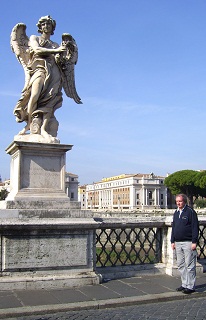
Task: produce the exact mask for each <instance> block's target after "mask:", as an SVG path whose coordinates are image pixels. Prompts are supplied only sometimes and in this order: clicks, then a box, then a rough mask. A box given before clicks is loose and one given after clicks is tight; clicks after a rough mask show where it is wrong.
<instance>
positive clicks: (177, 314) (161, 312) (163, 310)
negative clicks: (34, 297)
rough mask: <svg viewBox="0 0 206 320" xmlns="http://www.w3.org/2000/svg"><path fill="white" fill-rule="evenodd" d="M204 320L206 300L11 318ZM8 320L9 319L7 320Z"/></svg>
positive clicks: (57, 319) (54, 319)
mask: <svg viewBox="0 0 206 320" xmlns="http://www.w3.org/2000/svg"><path fill="white" fill-rule="evenodd" d="M14 319H15V320H67V319H69V320H97V319H99V320H115V319H116V320H120V319H121V320H205V319H206V299H205V298H197V299H187V300H185V299H184V300H181V301H171V302H158V303H150V304H143V305H138V306H130V307H120V308H111V309H103V310H99V309H97V310H81V311H68V312H59V313H56V314H53V315H51V314H48V315H42V316H40V315H39V316H28V317H18V318H12V320H14ZM8 320H9V319H8Z"/></svg>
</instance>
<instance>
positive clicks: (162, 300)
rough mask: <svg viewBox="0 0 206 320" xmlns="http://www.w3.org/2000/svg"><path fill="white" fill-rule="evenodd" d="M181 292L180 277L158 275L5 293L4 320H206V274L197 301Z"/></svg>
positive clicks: (0, 310) (1, 300) (0, 302)
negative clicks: (75, 286) (178, 290)
mask: <svg viewBox="0 0 206 320" xmlns="http://www.w3.org/2000/svg"><path fill="white" fill-rule="evenodd" d="M178 286H180V279H179V278H178V277H171V276H168V275H164V274H157V275H144V276H142V275H141V276H138V277H131V278H124V279H118V280H111V281H107V282H104V283H102V284H99V285H93V286H91V285H90V286H83V287H78V288H62V289H50V290H48V289H47V290H46V289H42V290H10V291H0V319H18V320H27V319H28V320H47V319H49V320H50V319H51V320H53V319H60V320H62V319H72V320H74V319H76V320H80V319H81V320H82V319H114V320H115V319H141V320H144V319H150V320H151V319H152V320H156V319H173V320H175V319H177V320H185V319H188V320H189V319H197V320H200V319H202V320H203V319H204V320H206V304H205V301H206V299H205V298H206V277H205V274H201V275H198V277H197V282H196V292H195V293H193V294H192V295H185V294H183V293H182V292H177V291H176V290H175V289H176V288H177V287H178ZM180 305H181V307H179V306H180ZM191 306H193V307H192V308H191ZM151 310H153V311H151ZM187 310H189V311H190V312H189V313H188V311H187ZM193 311H194V313H193ZM191 314H192V315H193V318H191V317H190V315H191ZM203 314H204V315H203ZM140 315H141V316H142V317H139V316H140ZM174 316H175V317H176V318H175V317H174ZM138 317H139V318H138ZM201 317H202V318H201Z"/></svg>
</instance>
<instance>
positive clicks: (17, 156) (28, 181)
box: [6, 140, 72, 208]
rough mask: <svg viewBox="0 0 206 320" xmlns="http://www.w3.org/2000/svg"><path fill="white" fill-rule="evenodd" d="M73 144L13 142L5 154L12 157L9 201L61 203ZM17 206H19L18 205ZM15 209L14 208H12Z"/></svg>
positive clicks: (63, 199) (64, 200)
mask: <svg viewBox="0 0 206 320" xmlns="http://www.w3.org/2000/svg"><path fill="white" fill-rule="evenodd" d="M71 149H72V145H64V144H53V143H39V142H26V141H18V140H16V141H13V142H12V143H11V144H10V145H9V146H8V148H7V149H6V152H7V153H8V154H10V156H11V170H10V186H11V189H10V194H9V195H8V197H7V202H9V201H13V202H16V201H26V202H28V201H29V202H31V203H32V201H33V202H35V201H40V200H45V201H56V205H57V203H58V202H59V201H61V205H62V204H63V203H64V204H63V205H64V208H65V203H66V202H67V208H68V206H69V202H70V201H69V198H68V196H67V195H66V193H65V163H66V152H67V151H69V150H71ZM17 206H18V204H17ZM13 208H14V205H13ZM57 208H58V205H57Z"/></svg>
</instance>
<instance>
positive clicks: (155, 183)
mask: <svg viewBox="0 0 206 320" xmlns="http://www.w3.org/2000/svg"><path fill="white" fill-rule="evenodd" d="M164 179H165V177H161V176H156V175H154V174H153V173H150V174H139V173H138V174H121V175H119V176H113V177H109V178H104V179H102V180H101V181H99V182H94V183H92V184H88V185H86V186H84V208H85V209H102V210H136V209H165V208H167V188H166V186H165V185H164ZM82 198H83V197H82ZM79 201H81V199H80V198H79ZM81 203H82V201H81Z"/></svg>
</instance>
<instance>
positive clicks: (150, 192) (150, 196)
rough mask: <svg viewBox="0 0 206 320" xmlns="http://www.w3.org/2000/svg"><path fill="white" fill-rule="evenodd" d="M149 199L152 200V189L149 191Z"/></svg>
mask: <svg viewBox="0 0 206 320" xmlns="http://www.w3.org/2000/svg"><path fill="white" fill-rule="evenodd" d="M149 199H150V200H152V191H149Z"/></svg>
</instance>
